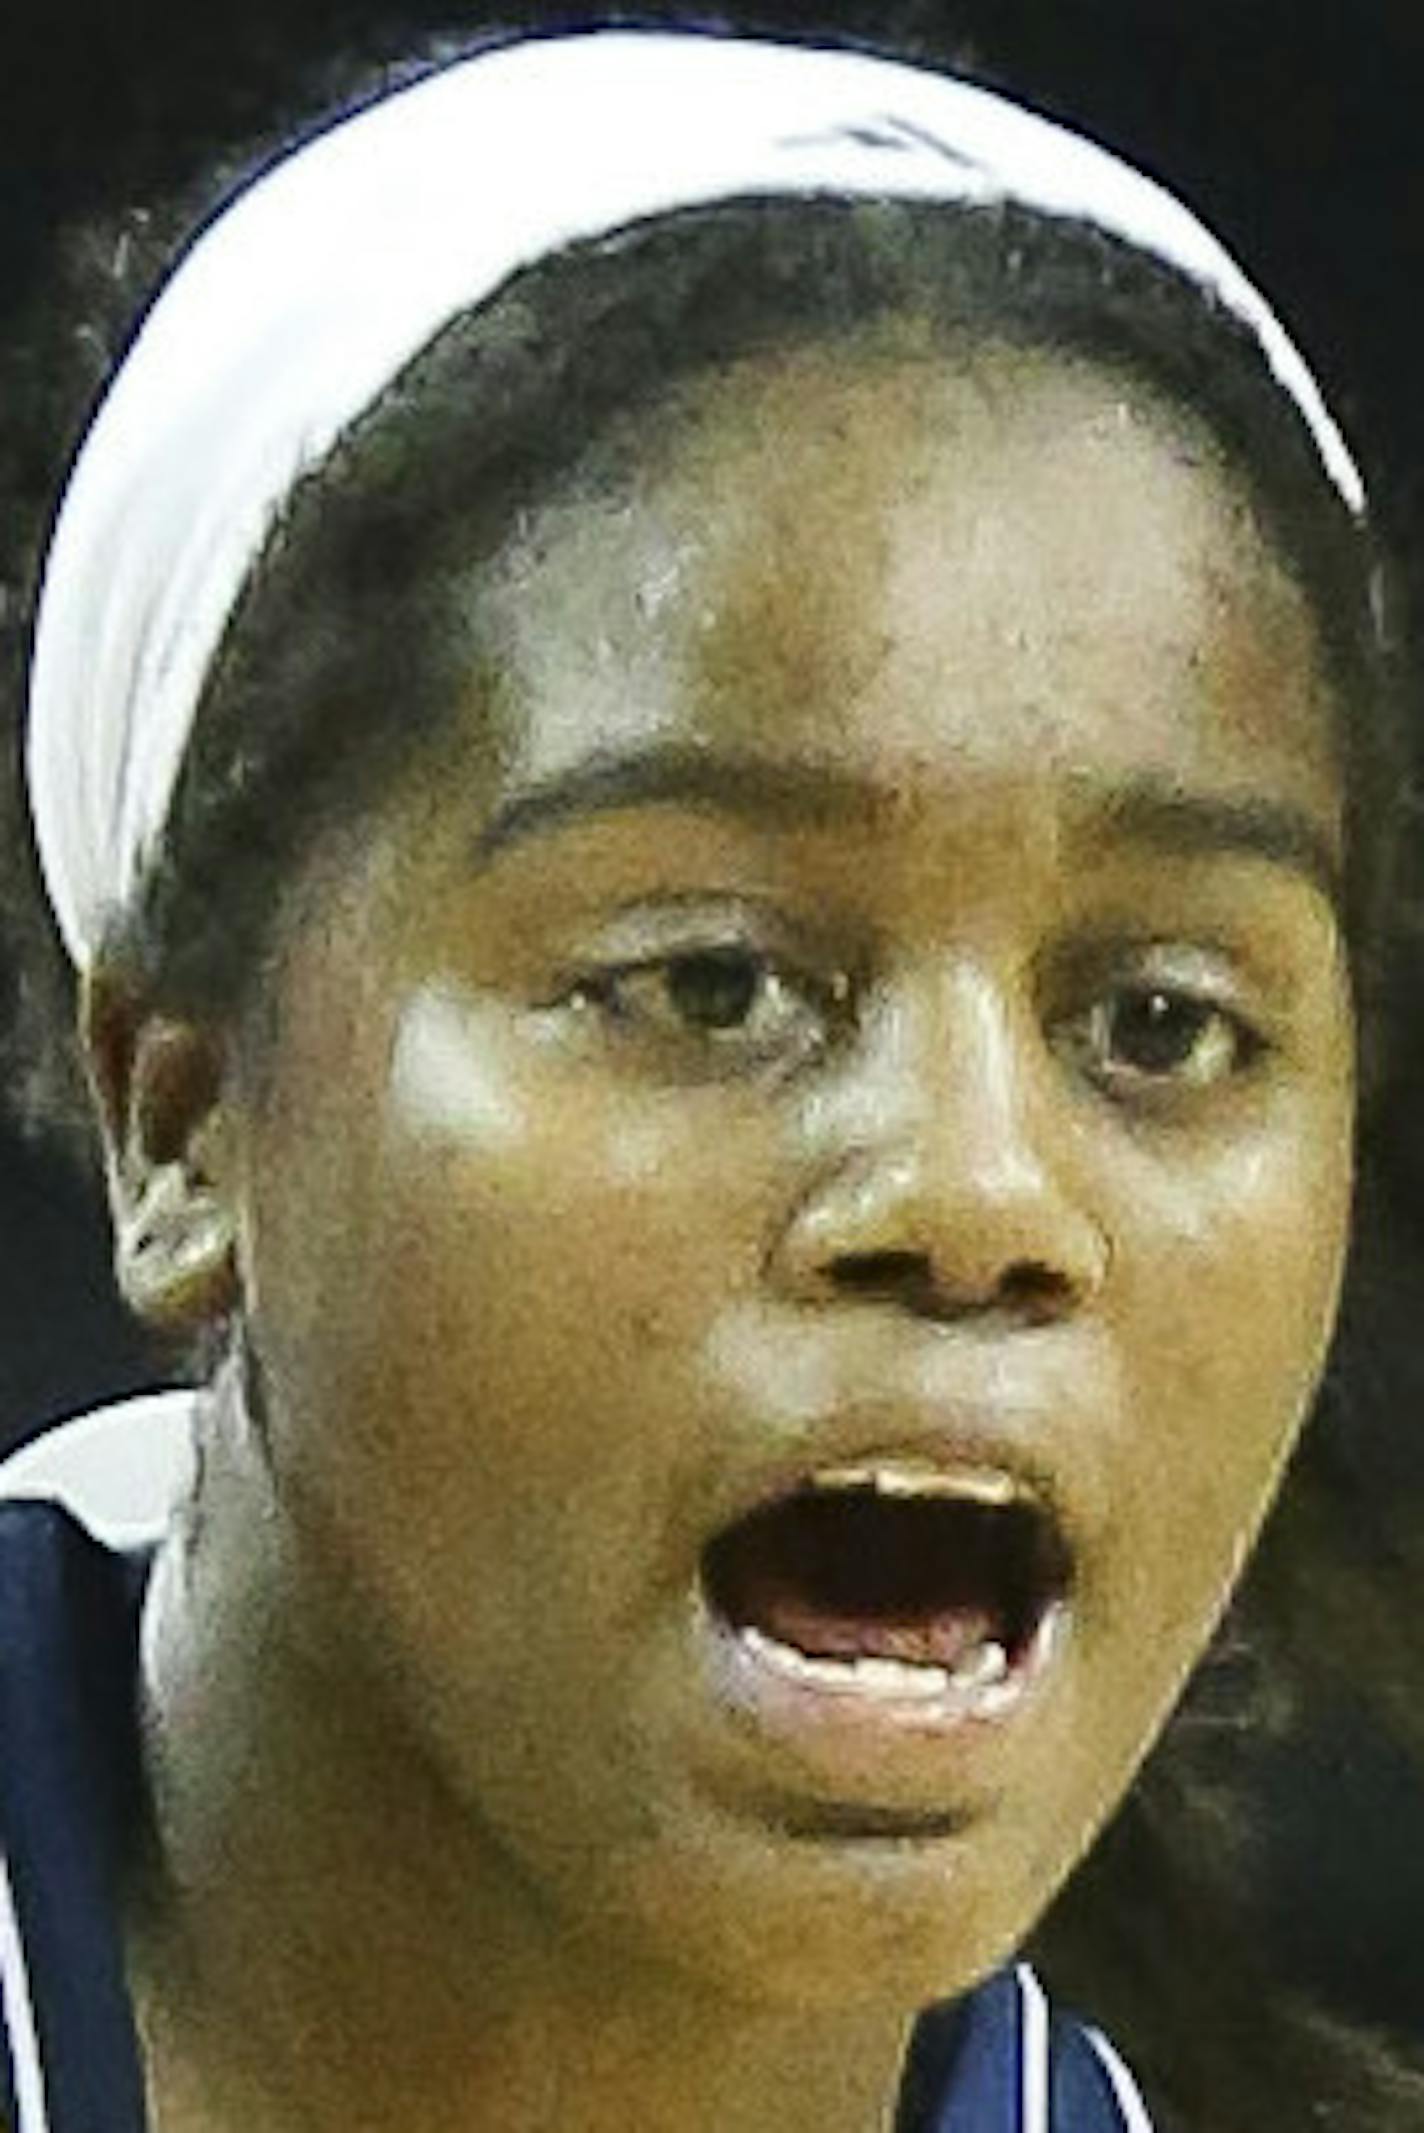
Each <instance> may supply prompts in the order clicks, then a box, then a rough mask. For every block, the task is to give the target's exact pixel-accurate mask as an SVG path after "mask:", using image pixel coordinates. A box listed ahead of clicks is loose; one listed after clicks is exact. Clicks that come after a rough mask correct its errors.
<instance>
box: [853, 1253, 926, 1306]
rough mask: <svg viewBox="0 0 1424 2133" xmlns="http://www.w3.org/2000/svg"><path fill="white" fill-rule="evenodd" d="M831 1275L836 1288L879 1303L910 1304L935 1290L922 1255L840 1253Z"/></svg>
mask: <svg viewBox="0 0 1424 2133" xmlns="http://www.w3.org/2000/svg"><path fill="white" fill-rule="evenodd" d="M831 1275H832V1279H833V1280H834V1281H835V1283H836V1286H837V1287H838V1288H842V1289H849V1290H850V1291H851V1292H852V1294H854V1295H858V1296H868V1297H872V1298H874V1299H876V1300H878V1301H889V1300H894V1301H899V1302H909V1301H911V1300H912V1299H913V1298H914V1297H916V1296H921V1295H923V1296H926V1297H928V1296H930V1295H932V1294H933V1292H934V1291H935V1289H936V1288H937V1287H938V1284H937V1282H936V1281H935V1276H934V1269H933V1268H932V1266H931V1265H930V1262H929V1258H928V1256H927V1255H926V1254H925V1253H924V1252H842V1253H841V1254H840V1256H839V1257H838V1258H837V1259H836V1260H835V1262H834V1264H833V1266H832V1268H831Z"/></svg>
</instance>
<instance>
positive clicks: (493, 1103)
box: [256, 987, 772, 1530]
mask: <svg viewBox="0 0 1424 2133" xmlns="http://www.w3.org/2000/svg"><path fill="white" fill-rule="evenodd" d="M331 1037H332V1031H331V1029H330V1027H328V1030H327V1036H326V1043H325V1047H324V1049H325V1056H326V1071H327V1073H328V1074H329V1075H330V1076H331V1077H332V1078H331V1080H330V1082H329V1086H330V1087H332V1088H333V1090H334V1091H335V1094H334V1095H333V1097H332V1098H331V1099H330V1100H329V1101H328V1103H327V1104H325V1105H323V1106H322V1107H321V1115H320V1116H319V1118H318V1120H317V1130H316V1131H315V1132H313V1131H312V1130H311V1125H310V1120H309V1119H308V1120H307V1122H306V1127H305V1130H304V1131H303V1132H302V1133H301V1134H296V1133H294V1132H292V1131H290V1130H288V1129H287V1128H286V1127H285V1126H282V1125H281V1123H280V1121H279V1129H278V1131H277V1132H276V1134H275V1135H274V1137H273V1143H272V1146H271V1149H270V1151H269V1158H268V1161H267V1163H266V1165H265V1169H264V1177H265V1183H266V1190H265V1192H259V1195H258V1201H259V1213H261V1214H262V1216H263V1220H262V1237H261V1241H260V1246H259V1249H258V1252H257V1255H256V1256H257V1260H258V1267H257V1272H258V1275H259V1294H260V1292H261V1284H260V1276H261V1272H262V1267H263V1265H264V1264H270V1265H271V1266H272V1268H273V1271H274V1278H273V1279H272V1280H271V1281H270V1283H269V1284H268V1286H270V1289H271V1291H272V1296H273V1299H274V1302H273V1312H272V1313H269V1314H266V1325H265V1338H266V1343H267V1353H268V1355H269V1356H270V1358H271V1361H272V1364H273V1367H274V1369H275V1371H276V1374H277V1376H278V1378H279V1380H280V1382H281V1384H282V1389H283V1393H284V1397H285V1401H286V1404H287V1405H288V1406H289V1407H291V1408H292V1409H294V1410H295V1409H298V1408H300V1409H301V1410H302V1424H303V1426H302V1427H301V1428H300V1429H297V1428H294V1429H293V1431H292V1437H293V1441H294V1444H296V1445H298V1446H299V1447H300V1455H301V1456H302V1457H303V1458H307V1457H309V1456H310V1457H320V1458H321V1459H322V1460H323V1461H324V1462H325V1464H326V1469H327V1477H328V1478H329V1479H331V1480H332V1481H333V1483H338V1484H339V1483H341V1482H342V1481H343V1477H345V1478H346V1479H347V1480H349V1482H350V1485H351V1493H352V1495H353V1497H354V1496H355V1495H356V1494H357V1493H358V1492H361V1491H364V1492H366V1493H367V1494H368V1495H369V1492H370V1490H371V1488H372V1487H373V1486H374V1485H375V1484H377V1483H378V1484H379V1489H380V1494H381V1498H382V1501H383V1503H384V1504H385V1506H386V1508H387V1510H390V1511H393V1510H394V1509H395V1508H396V1507H397V1505H399V1506H400V1507H401V1508H402V1511H403V1514H404V1515H406V1516H409V1517H412V1518H416V1519H418V1520H419V1521H420V1522H421V1523H422V1524H423V1523H425V1522H427V1521H430V1520H439V1519H441V1518H442V1517H443V1515H444V1513H445V1511H446V1509H448V1510H449V1512H450V1514H451V1515H452V1516H454V1515H455V1514H456V1513H457V1511H458V1509H459V1507H461V1506H464V1507H465V1508H466V1509H468V1507H469V1506H470V1505H472V1504H485V1503H488V1502H489V1501H491V1500H492V1499H493V1498H494V1496H495V1494H496V1492H497V1499H498V1501H499V1503H500V1504H501V1507H502V1515H503V1517H504V1518H505V1519H506V1521H507V1522H508V1523H509V1524H511V1525H517V1524H518V1523H519V1522H520V1521H521V1519H522V1518H523V1516H524V1514H525V1513H526V1512H527V1515H528V1520H529V1523H530V1525H531V1527H532V1526H533V1525H534V1524H536V1523H538V1522H540V1521H542V1522H543V1524H544V1525H545V1527H547V1525H548V1521H549V1519H550V1515H551V1505H555V1504H557V1502H558V1501H559V1499H560V1496H561V1493H567V1492H570V1491H574V1490H577V1492H578V1496H579V1500H580V1504H581V1507H582V1511H583V1514H584V1523H585V1529H586V1530H592V1525H593V1520H592V1517H591V1514H592V1512H593V1509H594V1500H593V1499H594V1497H595V1496H596V1497H597V1498H598V1499H599V1502H600V1503H601V1504H604V1507H605V1508H606V1509H607V1511H608V1513H609V1515H610V1516H611V1517H618V1518H625V1519H626V1518H628V1517H631V1516H632V1515H634V1508H633V1507H635V1506H636V1505H637V1503H638V1501H639V1499H640V1495H641V1494H643V1493H647V1492H651V1491H652V1490H653V1489H654V1488H655V1487H656V1485H657V1482H658V1478H659V1476H660V1475H661V1474H663V1473H665V1471H666V1466H667V1462H668V1459H669V1457H670V1456H672V1457H675V1456H676V1447H675V1446H673V1445H669V1444H668V1443H667V1442H665V1441H664V1439H665V1437H666V1435H667V1433H668V1431H669V1430H672V1429H675V1428H676V1426H677V1417H678V1415H679V1414H680V1413H682V1412H685V1411H686V1410H687V1408H688V1407H689V1405H690V1389H689V1387H688V1384H687V1380H688V1374H689V1373H690V1372H691V1370H692V1369H693V1368H694V1367H695V1359H696V1357H697V1356H698V1355H699V1354H700V1353H701V1352H702V1351H703V1350H704V1349H705V1346H706V1343H707V1339H708V1332H709V1327H710V1326H711V1324H712V1323H713V1322H714V1321H715V1319H716V1318H717V1316H718V1314H719V1313H720V1312H721V1311H722V1310H723V1309H724V1308H725V1306H726V1304H727V1302H728V1300H729V1299H732V1298H735V1297H736V1296H737V1295H738V1294H740V1293H741V1292H743V1291H744V1290H745V1289H746V1288H747V1287H748V1286H749V1285H751V1284H754V1283H755V1281H756V1280H757V1278H758V1274H759V1269H760V1265H761V1260H762V1240H763V1238H764V1235H765V1233H766V1226H767V1207H768V1204H769V1201H768V1193H769V1191H770V1190H771V1189H772V1187H771V1177H770V1171H771V1162H772V1157H771V1133H770V1129H769V1126H768V1123H767V1121H766V1120H765V1119H764V1118H760V1117H758V1116H757V1114H756V1111H755V1108H754V1107H753V1106H752V1105H750V1104H748V1105H746V1106H745V1109H746V1111H747V1116H746V1118H745V1119H741V1118H740V1117H739V1118H738V1119H737V1120H736V1121H735V1122H729V1119H728V1116H727V1111H728V1106H727V1104H726V1103H725V1102H723V1103H720V1104H719V1105H717V1106H716V1123H715V1126H714V1125H713V1122H712V1116H711V1110H710V1109H709V1108H708V1106H707V1104H706V1103H705V1102H704V1100H703V1099H702V1098H700V1097H699V1095H698V1094H696V1093H694V1094H693V1095H692V1096H691V1097H689V1095H688V1094H687V1093H686V1092H684V1093H682V1094H680V1095H671V1094H664V1093H660V1092H655V1093H651V1094H643V1095H642V1096H639V1095H637V1094H636V1092H635V1093H629V1092H628V1091H627V1089H625V1088H620V1087H618V1086H615V1085H614V1084H613V1081H612V1078H611V1077H608V1076H601V1075H597V1074H593V1073H589V1072H580V1071H578V1070H576V1069H571V1068H570V1066H569V1064H568V1062H567V1060H566V1059H563V1058H561V1057H560V1056H559V1055H557V1054H556V1053H555V1052H553V1051H552V1050H548V1049H543V1048H541V1046H540V1045H539V1044H538V1043H537V1042H531V1040H530V1038H529V1036H528V1034H527V1031H522V1030H520V1029H518V1028H517V1027H515V1026H513V1024H512V1022H511V1018H510V1016H509V1014H508V1012H507V1011H506V1010H504V1009H502V1008H501V1007H499V1006H498V1005H497V1004H493V1005H490V1004H485V1003H484V1002H482V1001H481V1000H480V998H479V997H478V996H476V995H471V994H468V993H465V992H461V991H458V990H456V989H454V988H448V987H439V988H437V987H431V988H428V989H426V990H424V991H422V992H421V993H419V994H418V995H416V996H415V997H414V998H413V999H411V1000H409V1001H407V1002H406V1003H405V1004H404V1005H403V1007H402V1010H401V1012H400V1015H399V1017H398V1019H397V1021H396V1023H395V1026H394V1029H393V1031H392V1033H391V1036H390V1039H389V1041H388V1042H387V1043H385V1044H384V1045H381V1046H369V1045H368V1046H365V1047H363V1046H362V1045H361V1044H360V1043H359V1042H357V1043H356V1044H355V1046H354V1048H353V1049H352V1050H351V1051H350V1052H348V1053H347V1054H346V1056H345V1057H344V1058H343V1057H342V1056H341V1051H340V1047H339V1046H335V1045H333V1044H332V1042H331ZM732 1108H733V1109H740V1108H741V1107H739V1106H736V1105H734V1106H733V1107H732ZM729 1124H730V1125H731V1127H732V1130H731V1133H730V1135H729ZM729 1146H731V1147H733V1148H734V1149H735V1155H734V1157H733V1158H732V1159H731V1160H729V1158H728V1148H729ZM318 1209H319V1210H320V1213H319V1214H315V1213H314V1211H315V1210H318ZM314 1233H315V1234H317V1235H319V1236H320V1237H321V1239H322V1248H321V1251H320V1253H319V1255H318V1256H317V1257H315V1258H314V1257H313V1256H312V1255H311V1253H310V1250H309V1249H308V1247H309V1243H310V1239H311V1237H312V1235H313V1234H314ZM303 1253H305V1264H304V1265H303V1267H302V1268H301V1271H300V1273H299V1274H298V1275H297V1277H296V1278H294V1277H293V1271H292V1263H293V1260H294V1258H295V1257H296V1256H297V1255H300V1254H303ZM276 1313H280V1316H279V1317H275V1316H274V1314H276ZM595 1452H596V1454H597V1456H596V1457H595ZM591 1492H592V1494H591ZM605 1500H606V1501H605Z"/></svg>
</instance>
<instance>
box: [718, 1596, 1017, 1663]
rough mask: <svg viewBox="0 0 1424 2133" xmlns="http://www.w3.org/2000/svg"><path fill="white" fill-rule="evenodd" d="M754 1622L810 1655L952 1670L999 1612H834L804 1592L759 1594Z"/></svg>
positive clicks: (989, 1633)
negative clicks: (903, 1615) (908, 1615)
mask: <svg viewBox="0 0 1424 2133" xmlns="http://www.w3.org/2000/svg"><path fill="white" fill-rule="evenodd" d="M760 1598H761V1604H760V1605H759V1606H758V1607H757V1609H756V1615H755V1623H756V1627H757V1628H758V1629H760V1630H761V1631H762V1632H763V1633H764V1634H765V1635H766V1636H768V1637H774V1638H775V1639H776V1641H777V1643H778V1644H789V1645H791V1646H792V1647H793V1648H794V1649H795V1650H797V1651H799V1652H804V1653H805V1655H806V1657H807V1658H808V1659H898V1660H900V1661H901V1662H902V1664H904V1665H907V1666H942V1667H944V1668H946V1669H947V1670H950V1671H952V1670H953V1669H954V1668H955V1667H956V1666H958V1665H959V1664H960V1662H961V1661H962V1660H963V1659H964V1658H965V1657H966V1655H967V1654H968V1653H970V1652H972V1651H973V1650H974V1649H975V1648H976V1647H977V1646H978V1645H980V1644H984V1643H986V1642H987V1641H988V1639H989V1638H991V1637H993V1636H994V1635H995V1634H996V1630H997V1625H996V1623H995V1621H994V1618H993V1616H992V1615H991V1614H989V1613H988V1612H987V1611H986V1610H985V1609H983V1608H980V1607H967V1606H966V1607H955V1608H945V1609H943V1610H941V1611H940V1612H938V1613H936V1614H934V1615H929V1616H925V1615H920V1616H916V1617H915V1618H914V1619H913V1620H911V1619H903V1620H898V1621H897V1620H895V1619H894V1618H892V1617H888V1616H863V1615H843V1614H832V1613H829V1612H827V1611H826V1610H825V1609H823V1608H819V1607H816V1606H815V1605H814V1604H813V1603H812V1602H810V1601H809V1600H807V1599H806V1598H804V1597H803V1596H801V1595H799V1594H796V1593H790V1592H784V1591H783V1592H779V1593H767V1594H763V1595H761V1596H760Z"/></svg>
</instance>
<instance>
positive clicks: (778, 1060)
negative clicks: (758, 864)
mask: <svg viewBox="0 0 1424 2133" xmlns="http://www.w3.org/2000/svg"><path fill="white" fill-rule="evenodd" d="M846 991H847V988H846V985H845V982H844V981H843V980H841V979H839V978H835V979H831V980H829V981H826V980H819V979H817V978H815V977H813V976H812V975H810V974H809V973H807V972H804V971H797V970H793V969H791V968H789V967H788V966H786V965H785V964H783V963H782V962H780V961H779V960H778V959H777V958H775V957H774V956H772V955H770V954H768V953H767V952H766V951H764V950H762V949H759V948H756V947H753V946H750V945H747V944H742V943H727V944H717V945H709V946H706V947H700V946H699V947H688V948H683V949H676V950H670V951H668V952H667V953H665V954H663V955H660V956H655V957H649V958H647V959H646V960H643V961H639V962H636V963H624V964H620V965H618V966H616V967H613V968H610V969H607V970H603V971H598V972H595V973H593V974H591V975H589V976H586V977H584V978H582V979H580V980H579V982H578V983H577V984H576V985H575V986H574V987H573V988H572V990H571V992H570V994H569V1004H570V1005H571V1006H573V1007H574V1008H576V1009H578V1010H579V1011H581V1012H582V1013H584V1014H590V1013H594V1014H598V1015H599V1016H601V1017H602V1018H603V1020H604V1022H605V1024H606V1025H607V1026H608V1027H609V1029H610V1031H611V1032H612V1033H614V1034H617V1035H620V1036H622V1037H626V1038H628V1039H630V1040H641V1041H642V1042H644V1043H646V1044H649V1045H652V1046H661V1047H664V1048H665V1049H667V1050H668V1051H669V1052H672V1053H675V1054H676V1055H678V1057H679V1058H680V1059H681V1060H682V1061H683V1062H685V1063H689V1064H697V1063H705V1064H707V1065H708V1066H720V1065H726V1066H730V1067H735V1066H737V1065H748V1066H752V1065H758V1064H763V1063H765V1064H782V1065H795V1064H799V1063H800V1062H801V1061H802V1060H803V1059H805V1058H807V1057H809V1056H811V1055H812V1054H813V1053H815V1052H817V1051H818V1050H819V1049H820V1048H821V1047H822V1045H823V1044H824V1043H825V1042H826V1041H828V1039H829V1037H830V1035H831V1033H832V1028H833V1024H834V1022H835V1019H836V1017H837V1015H838V1013H839V1012H840V1011H841V1009H842V1006H843V1002H844V999H845V997H846Z"/></svg>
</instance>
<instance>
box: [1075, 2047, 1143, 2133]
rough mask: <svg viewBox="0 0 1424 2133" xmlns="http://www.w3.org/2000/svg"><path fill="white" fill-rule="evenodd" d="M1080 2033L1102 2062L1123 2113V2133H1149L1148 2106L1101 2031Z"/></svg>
mask: <svg viewBox="0 0 1424 2133" xmlns="http://www.w3.org/2000/svg"><path fill="white" fill-rule="evenodd" d="M1083 2034H1084V2036H1085V2037H1086V2038H1087V2040H1088V2042H1089V2044H1091V2045H1092V2047H1093V2050H1094V2051H1095V2052H1096V2053H1097V2055H1098V2057H1099V2059H1100V2060H1101V2061H1102V2066H1103V2071H1104V2072H1105V2073H1106V2075H1107V2077H1108V2080H1109V2081H1110V2082H1111V2083H1112V2092H1113V2095H1114V2097H1115V2098H1116V2100H1117V2107H1118V2109H1119V2110H1120V2111H1121V2113H1122V2122H1123V2125H1124V2127H1125V2128H1126V2133H1152V2121H1151V2119H1150V2118H1149V2117H1148V2115H1147V2106H1146V2104H1145V2103H1144V2102H1143V2101H1142V2097H1141V2094H1140V2092H1139V2090H1138V2086H1137V2083H1136V2082H1135V2081H1134V2080H1133V2078H1132V2076H1131V2074H1130V2073H1129V2072H1128V2070H1127V2068H1126V2067H1125V2066H1124V2065H1123V2062H1122V2060H1121V2059H1120V2058H1119V2057H1118V2055H1117V2053H1116V2052H1115V2051H1114V2050H1113V2048H1112V2046H1111V2045H1110V2044H1109V2042H1108V2040H1107V2038H1106V2037H1105V2036H1104V2035H1103V2033H1102V2031H1101V2030H1100V2029H1089V2028H1085V2029H1084V2031H1083Z"/></svg>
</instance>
